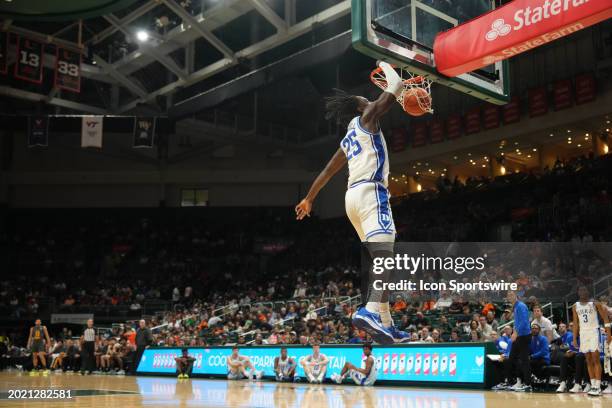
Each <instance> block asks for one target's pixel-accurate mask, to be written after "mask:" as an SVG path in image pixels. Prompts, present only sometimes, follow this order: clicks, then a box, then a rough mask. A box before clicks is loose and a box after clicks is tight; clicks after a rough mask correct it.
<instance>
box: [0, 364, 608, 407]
mask: <svg viewBox="0 0 612 408" xmlns="http://www.w3.org/2000/svg"><path fill="white" fill-rule="evenodd" d="M0 384H1V386H0V387H1V389H0V407H45V408H47V407H48V408H55V407H75V408H76V407H78V408H82V407H96V408H102V407H117V406H121V407H135V408H136V407H145V406H155V407H177V406H180V407H189V406H193V407H247V408H260V407H261V408H263V407H274V408H293V407H300V408H306V407H307V408H319V407H321V408H323V407H324V408H328V407H330V408H331V407H333V408H345V407H353V408H359V407H364V408H368V407H391V408H403V407H407V408H502V407H503V408H505V407H518V405H517V404H521V406H537V407H538V408H564V407H567V408H585V407H589V408H599V407H601V408H605V407H606V406H612V396H607V397H606V396H603V397H598V398H592V397H588V396H586V395H584V394H578V395H574V394H543V393H529V394H521V393H511V392H503V393H496V392H491V391H463V390H442V389H417V388H406V387H382V386H381V387H369V388H362V387H356V386H350V385H342V386H340V385H326V384H324V385H309V384H303V383H298V384H276V383H274V382H269V381H262V382H249V381H238V382H230V381H225V380H204V379H189V380H178V379H175V378H162V377H132V376H126V377H120V376H106V375H91V376H84V377H83V376H80V375H74V374H49V375H48V376H42V375H38V376H33V377H31V376H28V375H22V374H19V373H7V372H3V373H0ZM49 388H55V389H64V390H71V393H72V395H73V396H74V397H73V399H71V400H52V399H46V400H30V399H21V400H15V399H9V390H14V389H19V390H29V389H49Z"/></svg>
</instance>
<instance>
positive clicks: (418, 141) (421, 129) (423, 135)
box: [412, 122, 427, 147]
mask: <svg viewBox="0 0 612 408" xmlns="http://www.w3.org/2000/svg"><path fill="white" fill-rule="evenodd" d="M412 130H413V134H412V147H419V146H425V145H426V144H427V123H426V122H418V123H415V124H414V126H413V128H412Z"/></svg>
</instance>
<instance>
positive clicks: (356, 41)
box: [351, 0, 509, 104]
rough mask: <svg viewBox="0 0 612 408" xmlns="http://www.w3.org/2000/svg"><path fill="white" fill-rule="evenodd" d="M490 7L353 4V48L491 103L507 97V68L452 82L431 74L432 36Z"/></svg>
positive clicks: (393, 1)
mask: <svg viewBox="0 0 612 408" xmlns="http://www.w3.org/2000/svg"><path fill="white" fill-rule="evenodd" d="M493 8H494V2H493V0H461V1H451V0H352V10H351V11H352V30H353V38H352V41H353V47H354V48H355V49H356V50H358V51H360V52H362V53H363V54H366V55H368V56H370V57H372V58H376V59H381V60H384V61H387V62H389V63H392V64H395V65H396V66H398V67H402V68H405V69H407V70H408V71H410V72H413V73H415V74H417V75H423V76H425V77H426V78H428V79H431V80H432V81H434V82H437V83H440V84H443V85H446V86H448V87H451V88H453V89H456V90H458V91H461V92H465V93H467V94H470V95H472V96H474V97H477V98H480V99H483V100H485V101H487V102H491V103H495V104H505V103H506V102H508V101H509V97H508V89H509V84H508V74H509V72H508V63H507V61H500V62H497V63H495V64H494V65H490V66H488V67H485V68H483V69H481V70H478V71H473V72H469V73H467V74H463V75H460V76H457V77H454V78H450V77H446V76H444V75H443V74H441V73H439V72H438V71H437V70H436V62H435V56H434V52H433V44H434V39H435V37H436V35H437V34H438V33H439V32H441V31H446V30H448V29H450V28H453V27H455V26H457V25H459V24H461V23H464V22H466V21H468V20H471V19H472V18H475V17H478V16H479V15H481V14H484V13H487V12H489V11H491V10H492V9H493Z"/></svg>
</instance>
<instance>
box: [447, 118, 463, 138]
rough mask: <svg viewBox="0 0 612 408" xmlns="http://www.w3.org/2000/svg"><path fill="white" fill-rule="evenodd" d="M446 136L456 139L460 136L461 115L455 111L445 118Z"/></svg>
mask: <svg viewBox="0 0 612 408" xmlns="http://www.w3.org/2000/svg"><path fill="white" fill-rule="evenodd" d="M446 137H447V138H448V139H457V138H458V137H461V115H459V114H458V113H455V114H453V115H451V116H449V117H448V119H446Z"/></svg>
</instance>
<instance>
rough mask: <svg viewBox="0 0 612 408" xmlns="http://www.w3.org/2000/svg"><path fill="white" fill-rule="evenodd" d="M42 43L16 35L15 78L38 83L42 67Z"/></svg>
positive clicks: (40, 79) (40, 78) (41, 75)
mask: <svg viewBox="0 0 612 408" xmlns="http://www.w3.org/2000/svg"><path fill="white" fill-rule="evenodd" d="M42 56H43V45H42V44H41V43H39V42H37V41H34V40H30V39H29V38H25V37H17V61H16V62H15V78H19V79H23V80H25V81H30V82H34V83H37V84H40V83H41V82H42V77H43V69H42Z"/></svg>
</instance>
